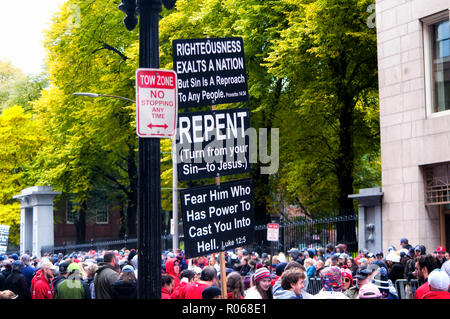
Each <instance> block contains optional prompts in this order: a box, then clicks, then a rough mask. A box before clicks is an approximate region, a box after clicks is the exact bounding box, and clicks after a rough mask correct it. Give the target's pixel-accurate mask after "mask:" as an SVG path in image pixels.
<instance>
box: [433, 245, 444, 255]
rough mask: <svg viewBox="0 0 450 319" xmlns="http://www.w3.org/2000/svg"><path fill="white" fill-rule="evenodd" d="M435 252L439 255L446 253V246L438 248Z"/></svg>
mask: <svg viewBox="0 0 450 319" xmlns="http://www.w3.org/2000/svg"><path fill="white" fill-rule="evenodd" d="M434 252H436V253H439V252H443V253H445V248H444V246H438V247H437V248H436V250H435V251H434Z"/></svg>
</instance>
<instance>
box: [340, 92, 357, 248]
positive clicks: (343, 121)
mask: <svg viewBox="0 0 450 319" xmlns="http://www.w3.org/2000/svg"><path fill="white" fill-rule="evenodd" d="M341 101H342V102H343V103H342V109H341V112H340V116H339V123H340V130H339V153H338V154H339V155H338V158H337V161H336V173H337V177H338V186H339V198H338V203H339V216H346V215H353V214H354V210H353V200H351V199H350V198H348V195H350V194H353V170H354V151H353V135H352V131H353V108H354V105H353V103H352V99H351V97H349V96H348V95H347V94H343V96H342V99H341ZM345 223H348V224H349V225H346V226H345ZM337 225H338V227H337V241H338V243H346V244H349V243H350V244H353V243H354V242H355V241H356V232H355V227H354V226H355V223H354V221H349V222H339V223H338V224H337ZM344 226H345V227H344Z"/></svg>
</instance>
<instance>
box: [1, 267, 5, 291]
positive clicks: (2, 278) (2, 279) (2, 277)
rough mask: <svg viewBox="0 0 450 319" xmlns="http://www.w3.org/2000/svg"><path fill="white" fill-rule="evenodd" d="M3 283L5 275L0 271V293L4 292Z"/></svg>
mask: <svg viewBox="0 0 450 319" xmlns="http://www.w3.org/2000/svg"><path fill="white" fill-rule="evenodd" d="M5 282H6V278H5V275H3V273H2V272H1V271H0V291H3V290H5Z"/></svg>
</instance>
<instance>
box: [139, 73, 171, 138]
mask: <svg viewBox="0 0 450 319" xmlns="http://www.w3.org/2000/svg"><path fill="white" fill-rule="evenodd" d="M177 113H178V109H177V74H176V73H175V72H174V71H171V70H160V69H138V70H137V71H136V133H137V135H138V136H139V137H159V138H170V137H172V136H173V135H174V134H175V128H176V124H177Z"/></svg>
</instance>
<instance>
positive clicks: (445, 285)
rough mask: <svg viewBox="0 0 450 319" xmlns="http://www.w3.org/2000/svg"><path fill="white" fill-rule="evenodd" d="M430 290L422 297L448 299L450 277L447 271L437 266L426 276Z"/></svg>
mask: <svg viewBox="0 0 450 319" xmlns="http://www.w3.org/2000/svg"><path fill="white" fill-rule="evenodd" d="M428 285H429V287H430V291H429V292H427V293H426V294H424V295H423V296H422V299H450V292H449V291H448V290H449V285H450V278H449V277H448V275H447V273H446V272H445V271H443V270H441V269H439V268H437V269H435V270H433V271H432V272H431V273H430V274H429V276H428Z"/></svg>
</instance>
